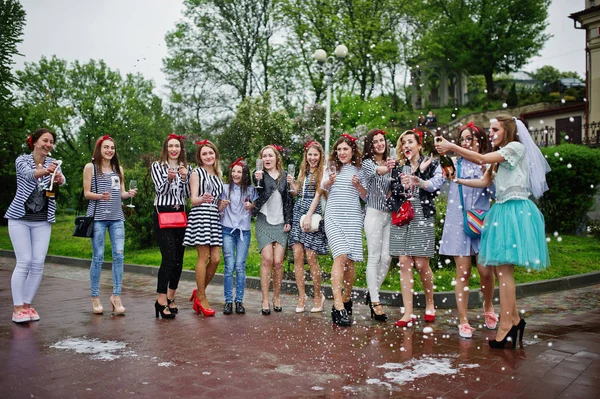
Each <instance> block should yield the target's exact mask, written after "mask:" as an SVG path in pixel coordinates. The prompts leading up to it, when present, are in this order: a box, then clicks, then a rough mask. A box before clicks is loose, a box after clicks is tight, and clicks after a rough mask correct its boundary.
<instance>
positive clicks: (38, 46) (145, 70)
mask: <svg viewBox="0 0 600 399" xmlns="http://www.w3.org/2000/svg"><path fill="white" fill-rule="evenodd" d="M21 4H22V5H23V7H24V9H25V11H26V13H27V17H26V26H25V30H24V36H23V42H22V43H21V44H20V45H19V47H18V49H19V52H20V53H21V54H23V56H22V57H19V56H17V57H16V58H15V65H14V67H15V68H16V69H21V68H22V67H23V64H24V62H37V61H39V59H40V57H41V56H43V55H45V56H47V57H51V56H52V55H53V54H55V55H56V56H58V57H59V58H62V59H66V60H68V61H74V60H79V61H80V62H87V61H88V60H89V59H91V58H93V59H96V60H98V59H103V60H104V61H105V62H106V64H107V65H108V66H109V67H110V68H112V69H118V70H120V71H121V73H123V74H125V73H128V72H141V73H142V74H143V75H144V76H145V77H146V78H148V79H152V80H154V82H155V84H156V86H157V87H158V92H159V93H166V90H165V89H164V85H165V84H166V79H165V77H164V74H163V73H162V72H161V68H162V61H161V60H162V58H163V57H165V56H166V46H165V41H164V37H165V34H166V33H167V31H169V30H172V29H173V28H174V27H175V23H176V22H177V21H178V20H179V19H180V18H181V12H182V9H183V5H182V0H93V1H92V0H21ZM584 7H585V1H584V0H553V2H552V5H551V6H550V10H549V14H550V17H549V26H548V29H547V33H550V34H552V35H553V37H552V38H551V39H550V40H548V42H547V43H546V46H545V48H544V49H543V50H542V52H541V54H540V56H539V57H535V58H534V59H532V61H531V63H530V64H528V65H527V66H526V67H524V68H523V69H524V70H526V71H534V70H535V69H537V68H540V67H542V66H544V65H552V66H554V67H556V68H557V69H559V70H561V71H576V72H578V73H579V75H580V76H582V77H583V76H584V75H585V52H584V49H585V33H584V31H582V30H577V29H574V28H573V20H571V19H569V18H568V16H569V14H571V13H574V12H577V11H581V10H583V9H584Z"/></svg>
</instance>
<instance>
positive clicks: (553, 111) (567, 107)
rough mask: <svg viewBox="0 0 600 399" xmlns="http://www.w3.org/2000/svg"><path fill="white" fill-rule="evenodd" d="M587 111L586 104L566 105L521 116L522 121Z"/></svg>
mask: <svg viewBox="0 0 600 399" xmlns="http://www.w3.org/2000/svg"><path fill="white" fill-rule="evenodd" d="M578 111H581V112H583V111H585V103H578V104H574V105H565V106H562V107H556V108H546V109H541V110H539V111H532V112H526V113H523V114H521V115H520V117H521V119H530V118H537V117H540V116H548V115H558V114H566V113H568V112H578Z"/></svg>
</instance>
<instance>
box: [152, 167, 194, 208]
mask: <svg viewBox="0 0 600 399" xmlns="http://www.w3.org/2000/svg"><path fill="white" fill-rule="evenodd" d="M150 175H151V176H152V181H153V182H154V192H155V193H156V196H155V197H154V205H155V206H175V205H185V199H186V198H189V196H190V181H189V177H190V176H191V168H190V167H189V166H188V180H187V181H185V182H184V181H183V180H182V179H181V176H179V174H177V175H176V176H175V178H174V179H173V181H172V182H170V181H169V167H168V165H167V164H165V163H164V162H163V163H161V162H153V163H152V167H151V170H150Z"/></svg>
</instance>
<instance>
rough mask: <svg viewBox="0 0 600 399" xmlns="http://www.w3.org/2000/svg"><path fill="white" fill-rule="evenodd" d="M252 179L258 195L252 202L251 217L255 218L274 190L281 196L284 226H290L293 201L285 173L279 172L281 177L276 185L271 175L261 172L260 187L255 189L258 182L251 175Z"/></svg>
mask: <svg viewBox="0 0 600 399" xmlns="http://www.w3.org/2000/svg"><path fill="white" fill-rule="evenodd" d="M252 179H253V180H254V187H255V189H256V193H257V194H258V198H257V199H256V201H255V202H254V210H253V211H252V216H257V215H258V213H259V211H260V209H261V208H262V206H263V205H264V204H265V203H266V202H267V201H268V200H269V198H271V195H272V194H273V193H274V192H275V190H279V193H280V194H281V202H282V203H283V220H284V224H289V225H291V224H292V219H293V215H294V199H293V198H292V194H291V193H290V188H289V186H288V183H287V173H286V172H285V171H282V172H281V176H280V177H279V184H277V180H276V179H273V178H272V177H271V175H269V174H268V173H267V172H266V171H263V178H262V180H260V185H261V186H262V188H260V187H256V185H257V183H258V180H256V177H255V176H254V173H252Z"/></svg>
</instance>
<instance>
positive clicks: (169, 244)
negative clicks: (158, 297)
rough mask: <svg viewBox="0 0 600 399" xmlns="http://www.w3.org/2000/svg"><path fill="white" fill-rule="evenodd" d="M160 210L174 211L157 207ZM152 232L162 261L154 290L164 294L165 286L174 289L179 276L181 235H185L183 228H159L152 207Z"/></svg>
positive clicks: (156, 215) (181, 256)
mask: <svg viewBox="0 0 600 399" xmlns="http://www.w3.org/2000/svg"><path fill="white" fill-rule="evenodd" d="M159 210H160V212H161V213H162V212H175V210H174V209H173V208H162V207H159ZM154 234H155V235H156V239H157V240H158V247H159V248H160V254H161V256H162V261H161V263H160V269H158V283H157V285H156V292H157V293H159V294H166V293H167V288H169V289H172V290H176V289H177V286H178V285H179V279H180V278H181V270H182V269H183V254H184V251H185V247H184V246H183V237H184V236H185V228H181V229H161V228H160V227H158V213H156V209H154Z"/></svg>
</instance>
